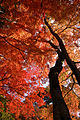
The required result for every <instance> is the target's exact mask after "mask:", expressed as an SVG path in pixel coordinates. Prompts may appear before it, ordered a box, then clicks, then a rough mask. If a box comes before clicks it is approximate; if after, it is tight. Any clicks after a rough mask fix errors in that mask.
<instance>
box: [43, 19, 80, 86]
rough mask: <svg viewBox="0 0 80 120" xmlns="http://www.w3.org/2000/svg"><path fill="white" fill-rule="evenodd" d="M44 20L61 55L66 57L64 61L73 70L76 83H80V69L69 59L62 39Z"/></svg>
mask: <svg viewBox="0 0 80 120" xmlns="http://www.w3.org/2000/svg"><path fill="white" fill-rule="evenodd" d="M44 21H45V24H46V25H47V27H48V28H49V30H50V32H51V34H52V35H53V36H54V37H55V38H56V39H57V41H58V42H59V47H60V49H61V51H62V53H63V56H64V57H65V59H66V62H67V64H68V65H69V67H70V68H71V70H72V71H73V74H74V75H75V77H76V80H77V81H78V84H79V85H80V71H79V70H78V69H77V67H76V65H75V64H74V62H73V61H72V60H71V59H70V57H69V55H68V53H67V51H66V48H65V46H64V44H63V41H62V39H61V38H60V37H59V36H58V34H56V33H55V32H54V31H53V30H52V28H51V26H50V25H49V24H48V22H47V21H46V19H44Z"/></svg>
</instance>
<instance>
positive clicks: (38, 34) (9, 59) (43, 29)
mask: <svg viewBox="0 0 80 120" xmlns="http://www.w3.org/2000/svg"><path fill="white" fill-rule="evenodd" d="M79 8H80V7H79V0H74V1H73V0H66V1H65V0H58V1H56V0H29V1H27V0H1V1H0V94H1V95H3V96H4V98H6V99H7V100H8V101H7V102H6V106H7V107H6V112H8V113H13V114H15V118H16V119H20V115H21V117H25V118H26V119H28V118H30V119H32V116H33V117H34V116H35V115H36V113H35V110H34V106H33V104H34V103H35V102H37V104H38V106H39V107H40V106H42V105H44V104H45V102H44V100H43V98H44V96H45V94H46V93H45V88H44V87H43V85H44V84H45V83H46V82H47V81H48V73H49V82H50V93H51V97H52V100H53V118H54V120H61V119H65V120H69V119H71V117H70V114H69V110H68V108H70V109H71V106H70V105H68V108H67V105H66V103H65V102H64V99H65V101H66V102H69V101H68V97H66V96H65V95H64V92H63V95H64V96H65V98H64V99H63V96H62V92H61V90H62V91H64V89H63V88H64V84H65V82H66V81H67V80H68V78H70V79H71V90H73V88H78V89H79V88H80V87H79V85H80V71H79V67H80V63H79V62H80V54H79V52H80V38H79V37H80V36H79V29H80V26H79ZM63 63H64V65H63ZM53 65H54V67H53ZM49 68H50V69H49ZM49 71H50V72H49ZM69 72H70V73H69ZM63 73H65V75H64V78H61V77H62V76H63V75H61V74H63ZM64 79H65V80H66V81H65V82H64ZM59 83H60V84H59ZM69 85H70V84H69ZM67 89H68V91H70V90H69V87H67ZM73 92H74V90H73ZM43 93H44V94H43ZM39 94H40V95H39ZM76 94H78V91H76ZM66 95H67V94H66ZM67 96H68V95H67ZM69 96H70V98H71V97H72V98H73V96H74V95H73V94H72V93H71V92H70V94H69ZM78 98H79V95H78ZM21 100H22V101H23V100H24V101H23V102H22V101H21ZM0 102H1V101H0ZM71 102H72V101H71ZM75 102H76V103H77V104H76V105H77V106H76V109H77V108H78V104H79V100H77V98H76V100H75ZM72 103H74V101H73V102H72ZM0 104H1V103H0ZM1 105H2V104H1ZM74 106H75V104H74V105H73V107H74ZM74 109H75V108H74ZM36 116H37V115H36ZM37 119H39V117H38V116H37Z"/></svg>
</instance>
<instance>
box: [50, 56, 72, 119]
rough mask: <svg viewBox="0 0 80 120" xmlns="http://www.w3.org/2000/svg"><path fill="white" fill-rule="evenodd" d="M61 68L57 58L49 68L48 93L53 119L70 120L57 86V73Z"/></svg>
mask: <svg viewBox="0 0 80 120" xmlns="http://www.w3.org/2000/svg"><path fill="white" fill-rule="evenodd" d="M61 70H62V62H61V59H60V58H58V60H57V61H56V65H55V66H54V67H52V68H51V69H50V72H49V80H50V81H49V82H50V93H51V96H52V100H53V119H54V120H71V118H70V114H69V110H68V108H67V105H66V103H65V101H64V99H63V97H62V93H61V90H60V86H59V81H58V75H59V73H60V72H61Z"/></svg>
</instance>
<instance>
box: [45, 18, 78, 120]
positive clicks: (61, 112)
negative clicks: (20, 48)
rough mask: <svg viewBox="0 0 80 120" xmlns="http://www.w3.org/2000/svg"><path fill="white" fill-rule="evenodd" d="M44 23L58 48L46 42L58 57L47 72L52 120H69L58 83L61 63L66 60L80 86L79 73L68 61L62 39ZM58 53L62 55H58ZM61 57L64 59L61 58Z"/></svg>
mask: <svg viewBox="0 0 80 120" xmlns="http://www.w3.org/2000/svg"><path fill="white" fill-rule="evenodd" d="M44 21H45V24H46V25H47V27H48V28H49V30H50V32H51V34H52V35H53V36H54V37H55V38H56V39H57V41H58V43H59V47H60V49H59V48H58V47H57V46H55V45H54V44H53V43H51V41H49V42H48V43H49V44H50V45H51V46H52V47H53V48H54V49H55V50H57V51H56V52H57V53H58V57H59V58H58V60H57V61H56V65H55V66H54V67H52V68H51V69H50V72H49V80H50V93H51V96H52V100H53V117H54V120H71V118H70V115H69V110H68V108H67V105H66V103H65V101H64V99H63V97H62V93H61V90H60V86H59V81H58V75H59V73H60V72H61V70H62V61H64V59H65V60H66V62H67V64H68V65H69V67H70V68H71V70H72V71H73V74H74V75H75V77H76V80H77V81H78V84H79V85H80V71H79V70H78V69H77V67H76V65H75V63H74V62H73V61H72V60H71V59H70V57H69V55H68V53H67V51H66V48H65V46H64V44H63V41H62V39H61V38H60V37H59V36H58V34H56V33H55V32H54V31H53V30H52V28H51V26H50V25H49V24H48V22H47V21H46V18H44ZM60 53H61V54H62V55H60ZM62 56H63V57H64V58H62Z"/></svg>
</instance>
